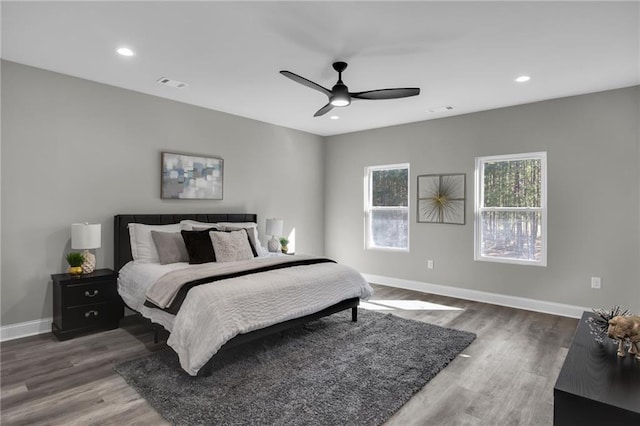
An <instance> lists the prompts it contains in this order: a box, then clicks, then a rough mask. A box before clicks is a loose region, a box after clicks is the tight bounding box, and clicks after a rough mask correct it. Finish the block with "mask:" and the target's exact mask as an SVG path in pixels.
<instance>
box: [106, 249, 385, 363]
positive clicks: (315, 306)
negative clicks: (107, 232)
mask: <svg viewBox="0 0 640 426" xmlns="http://www.w3.org/2000/svg"><path fill="white" fill-rule="evenodd" d="M244 262H249V263H250V262H252V261H251V260H249V261H244ZM221 265H222V266H221V267H225V266H224V265H225V264H221ZM226 265H227V267H228V263H227V264H226ZM188 267H189V265H188V264H187V263H176V264H170V265H159V264H139V263H135V262H129V263H128V264H127V265H125V266H124V267H123V268H122V269H121V270H120V275H119V278H118V291H119V292H120V295H121V296H122V298H123V299H124V301H125V303H127V305H128V306H130V307H131V308H133V309H135V310H137V311H138V312H140V313H141V314H142V315H143V316H145V317H147V318H149V319H151V320H152V321H154V322H157V323H159V324H161V325H162V326H164V327H165V328H166V329H167V330H169V331H171V335H170V336H169V340H168V341H167V344H168V345H169V346H171V347H172V348H173V349H174V350H175V351H176V353H177V354H178V356H179V358H180V364H181V366H182V368H183V369H184V370H185V371H186V372H187V373H189V374H191V375H196V374H197V372H198V370H199V369H200V368H202V366H203V365H204V364H205V363H206V362H207V361H208V360H209V359H210V358H211V357H212V356H213V355H214V354H215V353H216V352H217V351H218V350H219V349H220V347H222V345H223V344H224V343H226V342H227V341H229V340H230V339H232V338H233V337H235V336H236V335H238V334H242V333H247V332H250V331H253V330H257V329H260V328H264V327H268V326H270V325H273V324H277V323H280V322H283V321H287V320H290V319H294V318H298V317H302V316H305V315H309V314H312V313H315V312H318V311H321V310H322V309H324V308H327V307H329V306H331V305H334V304H336V303H338V302H340V301H342V300H346V299H349V298H354V297H360V298H363V299H366V298H368V297H369V296H371V294H372V292H373V290H372V289H371V287H370V286H369V284H368V283H367V281H366V280H365V279H364V278H363V277H362V275H360V274H359V273H358V272H357V271H355V270H353V269H352V268H349V267H348V266H345V265H340V264H336V263H319V264H314V265H306V266H296V267H292V268H287V269H280V270H275V271H268V272H263V273H260V274H251V275H246V276H242V277H238V278H233V279H226V280H221V281H217V282H214V283H211V284H205V285H200V286H197V287H194V288H192V289H191V290H190V291H189V293H188V295H187V297H186V298H185V300H184V302H183V304H182V307H181V309H180V311H179V312H178V314H177V315H175V316H173V315H171V314H168V313H166V312H164V311H161V310H159V309H153V308H147V307H145V306H143V303H144V300H145V293H146V291H147V290H148V288H149V287H150V286H151V285H152V284H153V283H154V282H155V281H156V280H157V279H159V278H160V277H161V276H162V275H164V274H165V273H167V272H170V271H173V270H176V269H183V268H188Z"/></svg>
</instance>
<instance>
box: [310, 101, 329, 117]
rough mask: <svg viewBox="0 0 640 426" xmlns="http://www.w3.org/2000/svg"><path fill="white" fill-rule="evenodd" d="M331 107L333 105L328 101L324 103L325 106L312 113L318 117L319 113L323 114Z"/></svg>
mask: <svg viewBox="0 0 640 426" xmlns="http://www.w3.org/2000/svg"><path fill="white" fill-rule="evenodd" d="M332 109H333V105H331V102H329V103H328V104H326V105H325V106H323V107H322V108H320V109H319V110H318V111H317V112H316V113H315V114H313V116H314V117H320V116H321V115H325V114H326V113H328V112H329V111H331V110H332Z"/></svg>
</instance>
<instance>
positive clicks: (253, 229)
mask: <svg viewBox="0 0 640 426" xmlns="http://www.w3.org/2000/svg"><path fill="white" fill-rule="evenodd" d="M217 225H218V229H219V230H221V231H226V230H227V228H230V229H232V230H233V229H239V228H244V229H246V230H247V233H248V234H249V239H250V240H251V244H253V247H254V248H255V249H256V252H257V253H258V256H263V255H264V254H265V253H268V250H267V249H265V248H264V247H262V244H261V243H260V239H259V238H258V224H257V223H255V222H218V223H217Z"/></svg>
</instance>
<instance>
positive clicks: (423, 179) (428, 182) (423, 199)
mask: <svg viewBox="0 0 640 426" xmlns="http://www.w3.org/2000/svg"><path fill="white" fill-rule="evenodd" d="M465 186H466V175H465V174H464V173H455V174H441V175H420V176H418V222H423V223H452V224H456V225H464V223H465Z"/></svg>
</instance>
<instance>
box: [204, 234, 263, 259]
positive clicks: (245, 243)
mask: <svg viewBox="0 0 640 426" xmlns="http://www.w3.org/2000/svg"><path fill="white" fill-rule="evenodd" d="M209 235H210V236H211V242H212V243H213V251H214V252H215V254H216V262H235V261H238V260H249V259H253V252H252V251H251V246H250V245H249V240H248V239H247V231H245V230H244V229H242V230H241V231H232V232H209Z"/></svg>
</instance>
